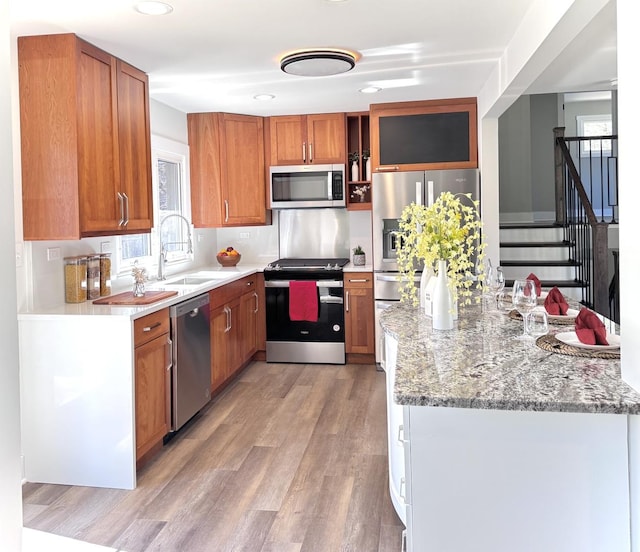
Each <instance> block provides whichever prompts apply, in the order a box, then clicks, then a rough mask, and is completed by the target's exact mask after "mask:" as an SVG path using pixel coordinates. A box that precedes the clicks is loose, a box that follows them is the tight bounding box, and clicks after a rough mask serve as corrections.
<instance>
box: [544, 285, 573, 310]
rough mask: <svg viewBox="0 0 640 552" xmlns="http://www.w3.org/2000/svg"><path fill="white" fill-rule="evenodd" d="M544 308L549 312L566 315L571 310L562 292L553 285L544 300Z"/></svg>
mask: <svg viewBox="0 0 640 552" xmlns="http://www.w3.org/2000/svg"><path fill="white" fill-rule="evenodd" d="M544 308H545V310H546V311H547V312H548V313H549V314H555V315H558V314H561V315H565V314H567V311H568V310H569V304H568V303H567V302H566V301H565V299H564V295H562V292H561V291H560V290H559V289H558V288H557V287H553V288H551V290H550V291H549V295H547V298H546V299H545V300H544Z"/></svg>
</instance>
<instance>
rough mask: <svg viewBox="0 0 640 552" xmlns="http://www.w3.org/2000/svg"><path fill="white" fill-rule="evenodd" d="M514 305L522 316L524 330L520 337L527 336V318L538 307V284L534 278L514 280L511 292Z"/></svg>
mask: <svg viewBox="0 0 640 552" xmlns="http://www.w3.org/2000/svg"><path fill="white" fill-rule="evenodd" d="M511 301H512V302H513V306H514V307H515V308H516V310H517V311H518V312H519V313H520V315H521V316H522V321H523V324H524V325H523V331H522V335H520V336H519V338H523V337H527V320H528V317H529V313H530V312H531V311H532V310H533V309H535V308H536V305H537V304H538V299H537V296H536V285H535V283H534V281H533V280H516V281H515V282H513V292H512V294H511Z"/></svg>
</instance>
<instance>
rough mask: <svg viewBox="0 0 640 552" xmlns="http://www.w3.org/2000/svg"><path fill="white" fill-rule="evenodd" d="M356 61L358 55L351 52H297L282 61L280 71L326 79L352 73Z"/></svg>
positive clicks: (286, 56) (331, 50)
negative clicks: (330, 76) (348, 72)
mask: <svg viewBox="0 0 640 552" xmlns="http://www.w3.org/2000/svg"><path fill="white" fill-rule="evenodd" d="M358 57H359V56H358ZM356 59H357V57H356V54H355V53H353V52H350V51H349V50H338V49H333V48H322V49H309V50H297V51H295V52H292V53H290V54H287V55H285V56H284V57H283V58H281V59H280V69H282V70H283V71H284V72H285V73H289V74H290V75H298V76H300V77H326V76H329V75H338V74H340V73H346V72H347V71H351V69H353V68H354V67H355V65H356Z"/></svg>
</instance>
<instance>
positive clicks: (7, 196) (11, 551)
mask: <svg viewBox="0 0 640 552" xmlns="http://www.w3.org/2000/svg"><path fill="white" fill-rule="evenodd" d="M8 21H9V14H8V2H2V3H0V35H1V36H2V37H3V41H2V44H1V45H0V175H1V176H0V196H1V197H2V198H3V201H0V235H1V236H2V239H1V240H0V304H1V305H2V308H1V309H0V351H2V356H1V358H2V362H0V382H1V383H0V420H2V422H1V424H2V444H1V445H0V548H2V550H5V551H7V552H16V551H18V550H20V549H21V535H22V491H21V488H20V481H21V468H20V465H21V464H20V405H19V397H20V385H19V368H18V321H17V316H16V309H17V304H16V295H17V291H16V269H15V265H16V261H15V249H14V247H15V243H16V242H15V238H14V236H15V217H14V206H13V195H14V189H13V174H12V168H13V154H12V149H13V146H12V142H13V139H12V128H13V125H12V120H11V113H12V111H11V85H10V83H11V53H10V41H9V24H8Z"/></svg>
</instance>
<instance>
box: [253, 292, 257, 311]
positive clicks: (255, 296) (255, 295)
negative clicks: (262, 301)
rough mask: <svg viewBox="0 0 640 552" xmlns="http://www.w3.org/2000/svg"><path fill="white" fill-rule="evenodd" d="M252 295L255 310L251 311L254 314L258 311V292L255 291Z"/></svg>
mask: <svg viewBox="0 0 640 552" xmlns="http://www.w3.org/2000/svg"><path fill="white" fill-rule="evenodd" d="M253 297H254V298H255V300H256V310H254V311H253V314H255V313H257V312H258V294H257V293H254V294H253Z"/></svg>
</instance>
